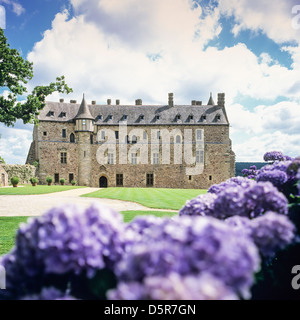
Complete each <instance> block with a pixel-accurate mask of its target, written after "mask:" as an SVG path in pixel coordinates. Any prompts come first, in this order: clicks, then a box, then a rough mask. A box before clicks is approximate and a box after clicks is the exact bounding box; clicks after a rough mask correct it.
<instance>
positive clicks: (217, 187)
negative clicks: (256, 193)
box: [208, 177, 255, 194]
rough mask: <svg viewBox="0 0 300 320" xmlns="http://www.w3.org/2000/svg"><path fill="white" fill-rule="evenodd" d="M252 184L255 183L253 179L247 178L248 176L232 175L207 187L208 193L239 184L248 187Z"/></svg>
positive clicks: (216, 192)
mask: <svg viewBox="0 0 300 320" xmlns="http://www.w3.org/2000/svg"><path fill="white" fill-rule="evenodd" d="M254 184H255V181H253V180H249V179H248V178H245V177H234V178H231V179H228V180H226V181H225V182H222V183H220V184H215V185H213V186H212V187H210V188H209V189H208V193H215V194H219V193H221V192H222V191H224V190H226V189H227V188H229V187H236V186H241V187H243V188H248V187H250V186H252V185H254Z"/></svg>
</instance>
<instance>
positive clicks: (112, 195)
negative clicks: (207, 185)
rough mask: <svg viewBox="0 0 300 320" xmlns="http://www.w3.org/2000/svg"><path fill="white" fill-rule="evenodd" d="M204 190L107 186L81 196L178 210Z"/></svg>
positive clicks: (204, 191)
mask: <svg viewBox="0 0 300 320" xmlns="http://www.w3.org/2000/svg"><path fill="white" fill-rule="evenodd" d="M206 192H207V190H200V189H197V190H195V189H155V188H154V189H152V188H151V189H150V188H149V189H145V188H108V189H102V190H99V191H96V192H92V193H88V194H85V195H83V196H82V197H92V198H105V199H117V200H124V201H131V202H136V203H139V204H141V205H143V206H145V207H148V208H152V209H167V210H180V209H181V208H182V207H183V206H184V205H185V203H186V201H187V200H190V199H193V198H195V197H197V196H198V195H200V194H204V193H206Z"/></svg>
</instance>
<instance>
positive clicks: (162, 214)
mask: <svg viewBox="0 0 300 320" xmlns="http://www.w3.org/2000/svg"><path fill="white" fill-rule="evenodd" d="M121 213H122V214H123V215H124V222H126V223H128V222H131V221H132V220H133V219H134V218H135V217H137V216H155V217H159V218H162V217H173V216H175V215H178V212H166V211H122V212H121Z"/></svg>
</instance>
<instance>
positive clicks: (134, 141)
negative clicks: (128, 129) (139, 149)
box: [131, 136, 137, 144]
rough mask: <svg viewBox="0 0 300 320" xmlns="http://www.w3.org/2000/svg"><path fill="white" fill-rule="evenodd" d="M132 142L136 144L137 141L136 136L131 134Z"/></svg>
mask: <svg viewBox="0 0 300 320" xmlns="http://www.w3.org/2000/svg"><path fill="white" fill-rule="evenodd" d="M131 143H132V144H136V143H137V137H136V136H132V141H131Z"/></svg>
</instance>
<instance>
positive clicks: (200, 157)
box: [196, 150, 204, 163]
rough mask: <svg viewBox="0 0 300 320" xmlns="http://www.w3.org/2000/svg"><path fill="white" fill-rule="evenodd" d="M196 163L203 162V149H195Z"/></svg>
mask: <svg viewBox="0 0 300 320" xmlns="http://www.w3.org/2000/svg"><path fill="white" fill-rule="evenodd" d="M196 163H204V151H203V150H197V151H196Z"/></svg>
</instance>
